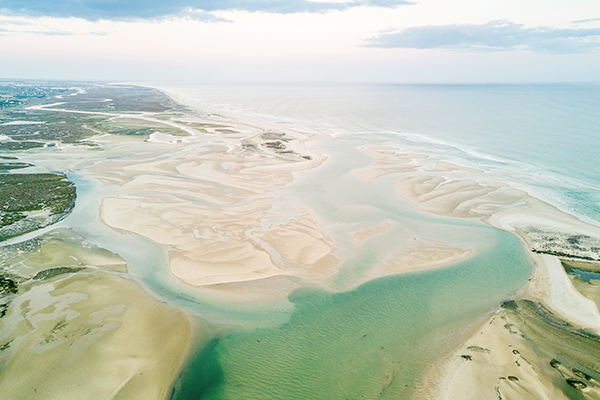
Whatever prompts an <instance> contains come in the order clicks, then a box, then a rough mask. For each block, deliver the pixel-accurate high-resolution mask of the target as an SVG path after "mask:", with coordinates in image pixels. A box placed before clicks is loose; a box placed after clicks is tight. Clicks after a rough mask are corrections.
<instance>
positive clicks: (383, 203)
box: [49, 85, 593, 399]
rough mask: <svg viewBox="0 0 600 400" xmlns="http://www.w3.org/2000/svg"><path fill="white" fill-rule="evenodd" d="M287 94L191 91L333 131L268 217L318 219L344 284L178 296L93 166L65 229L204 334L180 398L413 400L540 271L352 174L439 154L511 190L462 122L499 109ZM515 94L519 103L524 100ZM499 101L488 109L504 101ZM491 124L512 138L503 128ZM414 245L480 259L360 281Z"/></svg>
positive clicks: (512, 169)
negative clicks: (246, 297) (405, 154)
mask: <svg viewBox="0 0 600 400" xmlns="http://www.w3.org/2000/svg"><path fill="white" fill-rule="evenodd" d="M180 89H181V88H180ZM292 89H293V90H292ZM292 89H289V88H280V87H275V88H269V87H262V88H255V87H242V88H239V87H238V88H217V87H212V88H208V89H206V88H199V87H194V86H193V85H188V86H187V87H186V90H184V91H183V94H184V95H185V94H186V93H187V95H189V96H190V98H191V99H196V100H197V101H198V100H199V99H202V98H204V99H205V102H213V103H211V104H213V105H214V104H220V105H221V106H223V107H226V109H228V110H233V111H236V112H240V111H241V112H245V113H247V114H250V115H251V116H252V117H253V118H256V119H257V120H259V121H260V120H261V119H264V118H266V119H267V120H268V121H269V122H270V123H275V124H282V125H283V126H291V127H294V128H304V129H307V130H309V131H314V132H323V131H328V132H334V133H337V134H338V135H337V136H334V137H331V138H327V139H324V140H320V141H317V142H311V143H310V144H309V146H310V147H311V148H312V149H314V150H315V151H318V152H320V153H323V154H326V155H327V156H328V160H327V161H326V163H325V164H324V165H323V166H322V167H320V168H318V169H316V170H312V171H306V172H302V173H298V174H297V180H296V181H295V182H294V183H292V184H290V185H287V186H285V187H283V188H280V189H275V190H273V191H271V192H270V193H268V195H269V196H273V197H274V201H273V211H276V212H280V213H281V214H285V213H289V212H290V210H289V208H290V207H303V208H307V209H310V210H312V211H313V212H314V213H315V215H316V217H317V219H318V220H319V228H320V229H322V230H323V231H324V232H325V233H327V234H328V235H330V236H331V237H333V239H334V240H335V241H336V242H337V243H339V245H340V246H339V249H338V252H337V254H336V255H337V256H338V257H339V258H340V259H342V260H343V262H342V264H341V265H340V269H339V273H337V274H335V275H333V276H331V277H329V278H327V279H325V280H323V281H322V282H318V286H319V287H321V288H316V287H311V286H315V285H317V284H316V283H311V282H309V281H307V280H304V279H301V278H292V280H294V281H295V282H296V283H298V284H299V285H300V286H307V287H304V288H302V289H297V290H295V291H293V292H292V293H291V294H290V295H289V297H288V299H287V301H274V302H273V303H268V302H263V303H261V304H249V303H246V304H244V303H235V302H226V301H219V298H218V297H215V296H211V295H210V294H209V293H207V292H206V291H204V290H201V289H194V288H190V287H186V286H184V285H181V284H180V283H179V282H178V281H177V280H176V279H175V278H174V277H173V276H172V275H171V273H170V271H169V269H168V265H167V259H166V249H165V248H164V247H162V246H160V245H157V244H155V243H153V242H151V241H150V240H147V239H145V238H142V237H139V236H137V235H133V234H122V233H118V232H116V231H114V230H111V229H109V228H108V227H106V226H105V225H103V224H102V223H101V221H100V220H99V218H98V207H99V201H100V199H101V195H102V194H106V193H109V192H110V191H111V190H112V189H113V188H110V187H104V188H103V187H101V185H100V184H99V182H97V181H95V180H94V179H93V178H92V177H91V176H92V175H93V174H91V173H89V172H88V171H87V170H85V169H84V170H79V171H77V172H72V173H71V174H70V175H69V177H70V178H71V179H72V180H73V181H74V182H75V183H76V186H77V189H78V200H77V206H76V208H75V210H74V212H73V214H72V215H71V216H70V217H69V218H67V219H65V220H64V221H63V222H61V223H60V224H59V226H66V227H70V228H72V229H73V230H75V231H76V232H78V233H80V234H81V235H83V236H84V237H85V238H86V239H87V240H89V241H91V242H93V243H95V244H97V245H98V246H100V247H103V248H106V249H108V250H110V251H112V252H115V253H117V254H119V255H121V256H122V257H123V258H124V259H125V260H126V261H127V263H128V268H129V271H130V273H131V275H132V276H134V277H135V278H136V279H139V280H140V281H141V282H142V283H143V285H144V286H145V288H146V289H147V290H148V291H149V292H150V293H152V294H154V295H155V296H156V297H158V298H159V299H161V300H164V301H167V302H169V303H170V304H173V305H175V306H177V307H181V308H182V309H184V310H186V311H188V312H190V313H191V314H193V315H196V316H198V317H199V318H202V319H203V320H206V321H208V324H206V325H203V327H204V328H205V331H203V332H201V336H202V343H201V345H200V346H198V349H197V350H196V353H195V355H194V356H193V357H191V358H190V360H189V364H188V365H187V366H186V367H184V369H183V370H182V375H181V377H180V379H179V380H178V381H177V383H176V386H175V390H174V396H173V397H174V398H175V399H199V398H207V399H261V398H264V399H293V398H298V399H306V398H318V399H328V398H331V399H338V398H353V399H354V398H361V396H364V398H374V397H380V395H382V397H388V396H389V397H390V398H408V397H410V396H411V395H412V394H413V393H414V391H415V385H417V384H418V382H419V380H420V379H422V378H423V374H425V373H427V371H428V369H429V368H430V367H431V366H432V365H433V364H435V363H437V362H438V361H439V360H440V359H441V358H443V357H445V356H447V355H449V354H450V353H451V352H452V350H454V349H455V348H456V347H458V346H459V345H460V344H461V342H462V341H463V340H464V337H463V336H462V335H463V332H464V330H465V329H466V328H468V327H469V326H470V325H471V324H473V323H474V322H476V321H479V320H480V319H481V318H482V317H483V316H485V314H486V313H487V312H489V311H491V310H493V309H494V308H496V307H497V306H498V304H500V302H502V301H503V300H506V299H508V298H510V297H512V296H514V295H516V294H517V293H518V292H519V291H520V290H521V289H522V288H523V287H524V285H525V284H526V282H527V278H528V277H529V276H530V274H531V263H530V260H529V258H528V257H527V255H526V254H525V252H524V250H523V247H522V245H521V243H520V242H519V241H518V240H517V239H516V238H515V237H514V236H512V235H510V234H508V233H506V232H502V231H498V230H496V229H493V228H491V227H489V226H487V225H484V224H482V223H479V222H476V221H469V220H459V219H453V218H447V217H440V216H435V215H430V214H425V213H420V212H418V211H417V208H416V207H415V206H414V205H412V204H410V203H408V202H407V201H405V200H403V199H402V198H401V197H400V196H398V195H397V194H396V193H395V191H394V185H395V183H396V181H397V180H398V176H397V175H396V176H386V177H382V178H379V179H376V180H372V181H367V180H364V179H362V178H360V177H358V176H357V175H355V174H353V173H352V172H351V171H352V169H354V168H360V167H364V166H366V165H367V164H369V163H370V158H369V157H368V156H366V155H364V154H363V153H362V152H360V151H359V150H358V147H359V146H361V145H365V144H388V145H394V146H400V147H405V148H407V149H409V150H412V151H417V152H423V153H425V154H430V155H432V158H431V161H430V162H434V161H435V160H436V159H451V160H454V161H457V162H460V163H464V164H466V165H469V166H480V167H482V168H494V169H495V170H496V173H497V175H498V176H499V177H503V176H512V177H517V176H518V173H519V171H520V170H521V169H522V166H523V165H524V164H523V162H522V161H518V160H517V161H515V162H514V163H510V162H509V161H510V160H507V159H506V156H505V155H504V154H503V153H502V152H501V151H500V152H498V153H496V152H493V151H490V152H486V151H487V150H486V146H492V147H493V145H494V143H495V142H494V140H491V141H489V143H488V142H485V141H481V142H479V141H477V140H473V139H474V138H477V135H476V134H477V132H478V130H483V128H482V127H481V126H480V125H478V124H475V123H470V122H469V121H468V120H466V118H467V117H466V116H467V115H468V114H469V113H475V114H476V111H477V110H478V109H479V108H481V110H480V111H479V112H480V113H481V114H477V117H476V118H475V117H474V118H473V119H472V121H471V122H473V121H479V122H478V123H479V124H483V123H485V121H486V119H485V118H484V117H482V116H481V115H485V112H488V111H489V110H488V108H489V107H488V108H486V106H485V103H481V102H479V103H478V102H477V101H474V97H473V96H474V94H473V93H475V92H477V90H479V89H477V90H475V89H469V88H468V87H467V88H438V89H435V90H434V89H432V88H431V87H409V88H406V87H403V88H401V89H402V90H400V91H398V90H397V89H398V88H394V87H338V88H335V90H330V88H322V87H320V88H317V89H318V90H317V89H314V88H302V87H296V88H295V89H294V88H292ZM315 90H316V91H315ZM474 90H475V92H473V91H474ZM180 93H181V92H180ZM211 96H212V97H211ZM236 96H237V97H236ZM479 96H480V97H479V98H480V99H481V96H483V97H484V98H485V96H489V92H488V91H486V90H484V91H483V94H481V93H479ZM511 96H512V98H514V99H516V100H518V97H519V96H517V94H515V93H512V94H511V95H510V96H508V97H509V98H510V97H511ZM476 97H477V96H475V98H476ZM499 98H500V100H498V102H499V103H498V104H495V105H493V107H503V105H502V104H504V103H503V102H507V101H508V100H506V99H504V97H502V96H500V97H499ZM456 99H458V100H456ZM502 99H504V100H502ZM453 100H456V101H457V102H454V103H453ZM524 101H525V100H524ZM517 103H518V102H517ZM526 103H527V101H526ZM482 104H483V105H482ZM527 104H529V103H527ZM444 107H446V108H444ZM493 107H492V108H493ZM511 107H512V106H511ZM513 108H514V107H513ZM513 108H507V109H503V111H502V112H501V114H502V115H504V116H506V115H509V114H511V113H513V111H516V109H513ZM592 108H593V106H592ZM486 110H488V111H486ZM511 110H512V111H511ZM546 111H547V110H546ZM592 111H593V110H592ZM207 112H208V111H207ZM475 114H472V115H475ZM434 115H435V118H432V116H434ZM540 115H541V114H540ZM482 121H483V122H482ZM491 121H492V123H494V124H500V125H502V124H501V123H502V119H498V118H496V117H494V118H492V119H491ZM538 122H539V121H538ZM538 122H536V123H538ZM592 122H593V121H592ZM592 122H590V123H592ZM502 126H504V125H502ZM488 128H489V126H488ZM502 129H505V128H502ZM502 129H500V130H501V131H502ZM506 129H507V130H509V128H506ZM463 130H464V132H470V133H471V134H472V136H471V137H470V139H468V140H466V141H467V142H468V143H471V144H472V143H475V145H474V146H472V147H468V146H467V147H461V145H462V144H464V143H462V142H461V141H460V140H459V139H460V137H459V136H460V135H459V134H460V133H461V132H463ZM407 132H408V133H410V132H414V133H418V134H419V135H420V134H425V135H429V136H418V135H412V136H411V135H410V134H409V135H407V134H406V133H407ZM464 132H463V133H464ZM453 135H454V136H453ZM457 135H458V136H457ZM492 136H493V135H492ZM432 138H433V139H432ZM435 138H439V139H441V140H442V141H439V140H437V139H435ZM455 139H456V140H455ZM488 139H489V138H488ZM454 140H455V141H454ZM449 143H457V145H450V144H449ZM478 143H484V145H481V146H480V145H478ZM486 143H487V144H486ZM143 146H145V147H144V150H148V149H149V150H148V154H155V155H156V154H166V153H167V152H168V151H173V149H176V150H177V151H180V152H185V151H195V149H194V147H193V146H190V147H186V146H183V145H182V146H179V147H172V148H169V150H167V149H166V148H165V150H162V153H161V151H160V150H159V147H160V145H159V144H148V143H146V144H143ZM186 149H187V150H186ZM140 151H142V150H140ZM115 154H116V153H115ZM168 156H174V154H169V155H168ZM119 157H124V158H125V159H126V158H127V157H129V156H128V155H127V154H126V153H124V155H119V154H116V155H115V158H119ZM436 157H437V158H436ZM503 157H504V158H503ZM50 164H51V162H49V165H50ZM541 165H543V164H541ZM528 168H531V171H540V169H539V168H538V169H536V168H537V167H533V166H531V165H529V166H528ZM524 176H525V178H524V179H525V181H527V182H529V181H531V182H538V181H539V179H538V177H537V176H536V175H535V173H533V174H529V175H524ZM553 176H555V177H558V176H559V175H558V174H555V175H553ZM556 179H558V178H556ZM581 179H587V178H586V177H585V176H584V177H582V178H581ZM569 184H570V183H569ZM567 186H568V185H567ZM540 187H544V186H543V185H541V184H540ZM565 187H566V186H565ZM555 193H557V194H558V195H560V193H561V192H558V191H557V192H555ZM586 201H587V200H586ZM582 212H583V211H582ZM382 223H389V224H390V226H391V227H390V229H389V230H388V231H386V232H383V233H381V234H378V235H376V236H374V237H372V238H369V239H367V240H365V241H363V242H362V243H360V244H357V243H356V241H355V240H354V239H353V237H352V233H353V232H355V231H356V230H359V229H363V228H368V227H372V226H377V225H381V224H382ZM417 237H425V238H428V239H433V240H440V241H444V242H448V243H449V244H451V245H453V246H458V247H463V248H470V249H472V250H473V255H472V256H471V257H469V258H468V259H466V260H464V261H462V262H459V263H455V264H453V265H450V266H446V267H442V268H438V269H433V270H428V271H421V272H412V273H406V274H402V275H396V276H389V277H383V278H378V279H375V280H372V281H369V282H366V283H365V280H366V279H367V278H368V277H369V276H370V275H369V273H370V271H371V270H372V268H373V267H374V266H376V265H378V264H381V263H383V262H384V261H385V260H386V258H387V257H389V256H390V255H392V254H394V253H395V252H397V251H400V250H402V249H404V248H406V247H407V246H410V244H411V243H412V241H413V240H414V239H415V238H417ZM323 288H327V289H328V290H325V289H323ZM224 332H226V333H224Z"/></svg>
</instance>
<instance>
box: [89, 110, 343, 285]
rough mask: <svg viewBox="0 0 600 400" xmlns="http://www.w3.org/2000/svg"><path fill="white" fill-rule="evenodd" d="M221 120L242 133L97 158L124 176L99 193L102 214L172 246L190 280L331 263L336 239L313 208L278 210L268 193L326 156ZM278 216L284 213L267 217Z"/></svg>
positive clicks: (101, 170) (302, 272)
mask: <svg viewBox="0 0 600 400" xmlns="http://www.w3.org/2000/svg"><path fill="white" fill-rule="evenodd" d="M194 123H195V124H199V123H200V122H198V121H196V120H195V122H194ZM219 129H220V131H224V132H228V133H227V134H229V132H235V135H236V137H237V139H235V140H232V139H231V138H229V140H228V141H227V146H220V147H219V146H216V147H215V146H213V148H212V149H211V151H208V152H188V151H182V152H181V153H180V155H179V156H177V157H170V158H163V159H158V160H154V161H148V162H144V163H137V164H127V163H122V162H120V163H113V162H107V163H103V164H100V165H98V166H96V167H94V169H93V170H94V172H95V173H96V174H97V175H98V177H99V178H100V179H105V180H109V179H112V182H119V181H117V180H116V179H115V178H114V177H119V179H120V182H119V183H120V184H121V185H122V186H121V187H120V188H119V189H118V190H116V191H114V192H113V193H112V194H111V195H110V196H109V197H107V198H105V199H104V200H103V202H102V207H101V219H102V220H103V221H104V223H106V224H107V225H108V226H110V227H112V228H114V229H118V230H121V231H128V232H135V233H137V234H139V235H142V236H145V237H148V238H150V239H151V240H153V241H155V242H157V243H160V244H164V245H168V246H170V248H171V250H170V251H169V254H168V256H169V264H170V267H171V270H172V272H173V274H174V275H175V276H176V277H177V278H179V279H180V280H181V281H182V282H184V283H186V284H189V285H193V286H204V285H216V284H222V283H234V282H243V281H250V280H257V279H265V278H269V277H275V276H279V275H297V276H304V277H312V278H315V277H324V276H327V275H329V274H331V273H333V272H335V268H334V267H335V265H337V264H338V260H337V259H336V258H335V257H334V256H333V254H332V253H333V252H334V251H335V243H334V242H333V241H332V240H331V239H330V238H328V237H326V235H324V234H323V233H322V232H321V231H320V230H319V228H318V225H317V223H318V221H317V220H316V218H315V217H314V215H313V214H312V213H311V212H310V211H308V210H306V211H305V212H303V213H302V216H301V217H300V218H296V219H292V218H287V219H286V218H282V217H284V216H278V215H276V214H274V213H273V212H271V211H270V208H271V203H270V202H271V200H272V199H271V197H268V195H267V196H265V194H267V193H268V192H269V191H270V190H272V189H274V188H277V187H281V186H283V185H286V184H288V183H290V182H292V181H293V180H294V173H296V172H298V171H303V170H307V169H311V168H316V167H318V166H319V165H321V164H322V163H323V161H324V160H325V157H323V156H321V155H318V154H313V153H310V152H308V150H307V149H306V148H305V142H306V141H307V140H308V139H309V137H305V136H302V135H301V134H299V133H297V132H293V131H290V132H288V131H285V132H275V131H272V130H270V131H260V130H258V132H259V133H257V129H256V128H253V129H251V128H244V127H243V126H242V125H239V124H238V125H231V126H230V127H228V125H227V124H224V123H221V125H220V128H219ZM261 132H262V133H261ZM240 137H241V138H240ZM219 139H222V137H220V138H219ZM215 142H216V141H215ZM274 217H277V218H278V219H279V220H282V219H283V220H284V222H283V223H268V222H267V221H268V220H269V219H272V218H274Z"/></svg>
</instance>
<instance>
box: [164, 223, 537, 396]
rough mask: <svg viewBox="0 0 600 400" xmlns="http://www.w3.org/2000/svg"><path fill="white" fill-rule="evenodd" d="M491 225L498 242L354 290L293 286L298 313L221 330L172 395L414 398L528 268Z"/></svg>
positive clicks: (515, 245) (513, 243)
mask: <svg viewBox="0 0 600 400" xmlns="http://www.w3.org/2000/svg"><path fill="white" fill-rule="evenodd" d="M489 233H490V234H492V235H495V236H496V238H497V240H498V246H495V247H494V248H493V249H492V250H491V251H489V252H483V253H482V254H479V255H477V256H475V257H472V258H470V259H468V260H466V261H464V262H462V263H459V264H455V265H454V266H450V267H446V268H441V269H437V270H431V271H426V272H421V273H409V274H403V275H396V276H391V277H385V278H380V279H377V280H374V281H371V282H368V283H366V284H363V285H361V286H359V287H358V288H356V289H355V290H352V291H349V292H345V293H337V294H333V293H328V292H325V291H322V290H318V289H298V290H296V291H294V292H292V294H291V295H290V296H289V300H290V301H291V302H293V303H294V304H295V306H296V310H295V312H294V313H293V314H292V317H291V319H290V321H289V322H287V323H285V324H283V325H281V326H279V327H276V328H271V329H255V330H250V331H241V332H238V333H234V334H230V335H228V336H225V337H215V338H214V339H213V340H212V341H210V342H209V343H208V344H207V345H206V346H205V347H203V348H202V349H200V350H199V353H198V354H197V355H196V357H195V358H193V359H192V360H191V362H190V365H188V366H187V367H186V368H185V369H184V374H183V375H182V376H181V378H180V380H179V381H178V382H177V384H176V388H175V392H174V396H173V398H174V399H177V400H184V399H185V400H191V399H309V398H312V399H342V398H351V399H357V398H362V397H364V398H375V397H379V396H380V395H383V396H382V397H384V398H388V397H389V398H408V397H409V396H410V394H411V393H413V391H414V388H415V384H416V383H417V379H419V377H420V376H421V375H422V374H423V373H424V372H425V371H426V368H427V367H428V366H430V365H431V364H432V363H434V362H435V361H436V360H437V359H439V358H440V357H442V356H444V355H447V354H448V352H450V351H451V350H452V349H453V348H454V347H456V346H458V345H459V344H460V340H461V337H460V332H461V330H462V329H464V328H465V327H466V326H467V325H468V324H469V323H470V322H472V321H473V318H476V317H477V316H481V315H483V314H484V313H485V312H486V311H490V310H492V309H493V308H494V307H495V306H496V305H498V304H499V303H500V302H501V301H502V300H504V299H506V298H508V297H509V296H511V295H514V294H515V293H516V292H517V291H518V290H520V288H521V287H522V286H523V285H524V283H525V281H526V280H527V277H528V276H529V273H530V264H529V261H528V259H527V257H526V255H525V254H524V252H523V250H522V247H521V245H520V243H519V242H518V241H517V239H516V238H514V237H513V236H512V235H510V234H507V233H505V232H499V231H493V230H491V229H490V232H489ZM399 395H400V396H401V397H397V396H399Z"/></svg>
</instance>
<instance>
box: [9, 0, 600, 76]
mask: <svg viewBox="0 0 600 400" xmlns="http://www.w3.org/2000/svg"><path fill="white" fill-rule="evenodd" d="M0 7H2V8H0V54H2V63H0V78H8V79H10V78H51V79H101V80H169V79H178V80H182V79H185V80H199V81H206V82H244V81H250V82H257V81H258V82H269V81H276V82H279V81H300V82H305V81H315V82H553V81H594V82H598V81H600V74H598V72H597V71H598V70H600V1H597V0H593V1H592V0H571V1H564V0H519V1H517V0H486V1H479V0H477V1H475V0H454V1H452V0H414V1H408V0H351V1H345V0H323V1H321V0H319V1H309V0H289V1H286V0H170V1H161V0H146V1H115V0H64V1H60V2H57V1H46V0H28V1H23V0H2V1H1V2H0Z"/></svg>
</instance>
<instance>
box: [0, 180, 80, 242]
mask: <svg viewBox="0 0 600 400" xmlns="http://www.w3.org/2000/svg"><path fill="white" fill-rule="evenodd" d="M0 187H2V190H1V191H0V240H5V239H7V238H9V237H13V236H18V235H20V234H23V233H26V232H31V231H33V230H35V229H39V228H41V227H44V226H47V225H50V224H52V223H54V222H58V221H59V220H61V219H63V218H64V217H66V216H67V215H68V214H69V212H71V210H72V209H73V207H74V206H75V198H76V193H75V186H73V183H72V182H71V181H69V180H68V179H67V177H66V176H64V175H60V174H49V173H48V174H0ZM41 210H47V211H49V216H48V217H45V218H41V217H40V218H29V217H28V216H27V214H26V213H27V212H29V211H41ZM15 224H16V225H17V226H13V225H15Z"/></svg>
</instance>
